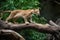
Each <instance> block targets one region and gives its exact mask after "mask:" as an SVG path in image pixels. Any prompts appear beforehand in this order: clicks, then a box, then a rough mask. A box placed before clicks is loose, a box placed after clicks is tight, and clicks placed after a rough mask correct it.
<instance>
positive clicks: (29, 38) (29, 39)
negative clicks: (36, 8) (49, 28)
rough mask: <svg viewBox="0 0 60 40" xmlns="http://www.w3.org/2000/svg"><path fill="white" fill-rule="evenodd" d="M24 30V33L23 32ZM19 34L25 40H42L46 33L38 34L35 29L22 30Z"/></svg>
mask: <svg viewBox="0 0 60 40" xmlns="http://www.w3.org/2000/svg"><path fill="white" fill-rule="evenodd" d="M24 30H25V31H24ZM24 30H22V31H20V32H19V33H20V34H21V35H22V36H23V37H24V38H25V39H26V40H44V39H45V38H46V33H41V32H38V30H36V29H30V28H28V29H24Z"/></svg>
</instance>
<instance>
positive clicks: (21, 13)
mask: <svg viewBox="0 0 60 40" xmlns="http://www.w3.org/2000/svg"><path fill="white" fill-rule="evenodd" d="M33 13H34V14H37V15H39V9H28V10H13V11H11V14H10V15H9V16H8V18H7V19H6V22H7V21H8V20H10V19H12V18H15V19H17V18H19V17H23V18H24V21H25V23H29V22H28V21H27V20H28V18H31V15H32V14H33ZM29 21H30V22H32V21H31V20H29Z"/></svg>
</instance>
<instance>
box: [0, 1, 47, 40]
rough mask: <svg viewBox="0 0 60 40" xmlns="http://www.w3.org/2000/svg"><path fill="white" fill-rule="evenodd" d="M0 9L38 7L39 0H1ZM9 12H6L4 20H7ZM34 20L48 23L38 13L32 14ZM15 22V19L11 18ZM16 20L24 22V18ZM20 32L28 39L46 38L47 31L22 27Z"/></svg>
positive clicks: (42, 39) (40, 39) (41, 39)
mask: <svg viewBox="0 0 60 40" xmlns="http://www.w3.org/2000/svg"><path fill="white" fill-rule="evenodd" d="M0 4H1V5H0V10H14V9H32V8H38V5H39V2H38V0H5V1H3V0H0ZM8 15H9V13H4V14H3V16H2V20H5V19H6V18H7V17H8ZM32 20H33V22H37V23H42V24H45V23H46V21H47V20H46V19H44V17H39V16H38V15H35V14H33V15H32ZM9 21H11V22H13V19H11V20H9ZM16 22H19V23H24V20H23V18H18V19H17V21H16ZM19 33H20V34H21V35H22V36H24V37H25V39H26V40H44V39H45V38H46V34H45V33H40V32H38V31H37V30H35V29H29V28H27V29H22V30H21V31H19Z"/></svg>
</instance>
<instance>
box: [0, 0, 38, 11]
mask: <svg viewBox="0 0 60 40" xmlns="http://www.w3.org/2000/svg"><path fill="white" fill-rule="evenodd" d="M38 4H39V2H38V1H37V0H6V1H5V2H4V1H2V2H1V6H0V10H14V9H29V8H30V9H31V8H38Z"/></svg>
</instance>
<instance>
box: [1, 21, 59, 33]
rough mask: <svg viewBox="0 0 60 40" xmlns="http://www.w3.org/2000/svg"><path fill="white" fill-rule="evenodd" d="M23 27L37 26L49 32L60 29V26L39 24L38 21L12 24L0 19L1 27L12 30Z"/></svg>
mask: <svg viewBox="0 0 60 40" xmlns="http://www.w3.org/2000/svg"><path fill="white" fill-rule="evenodd" d="M22 28H36V29H38V30H39V31H41V30H42V31H43V32H45V31H46V32H49V33H53V32H56V31H59V30H60V27H56V26H51V25H49V24H38V23H28V24H25V23H24V24H12V23H6V22H4V21H2V20H0V29H11V30H14V29H15V30H16V29H17V30H18V29H22Z"/></svg>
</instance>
